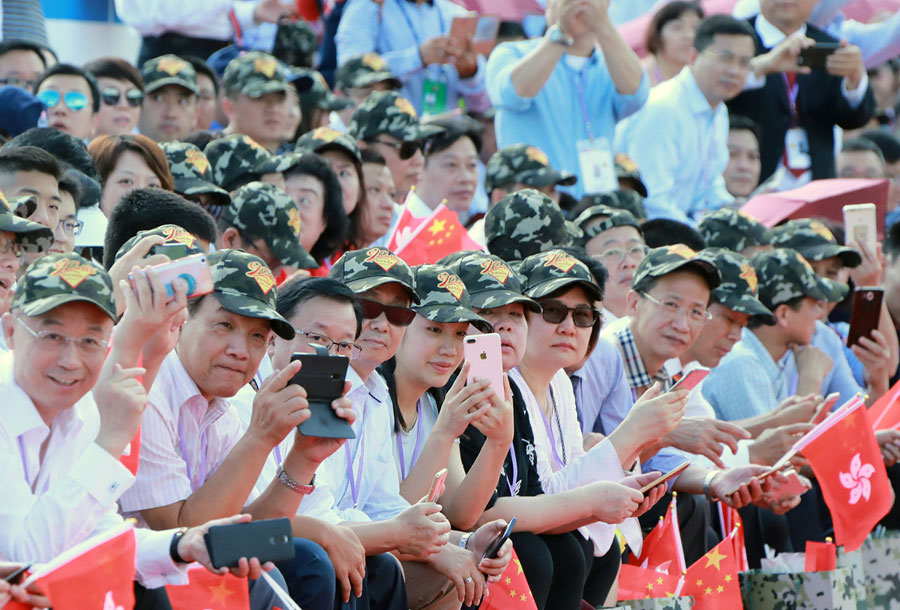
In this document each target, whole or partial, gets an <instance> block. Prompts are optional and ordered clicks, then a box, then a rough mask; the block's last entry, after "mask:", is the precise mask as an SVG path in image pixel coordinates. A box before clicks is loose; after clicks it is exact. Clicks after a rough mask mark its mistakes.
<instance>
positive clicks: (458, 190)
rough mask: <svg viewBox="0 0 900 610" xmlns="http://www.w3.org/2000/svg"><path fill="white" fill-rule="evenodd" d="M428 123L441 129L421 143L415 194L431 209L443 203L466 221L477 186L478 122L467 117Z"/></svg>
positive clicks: (479, 141)
mask: <svg viewBox="0 0 900 610" xmlns="http://www.w3.org/2000/svg"><path fill="white" fill-rule="evenodd" d="M429 124H430V125H435V126H437V127H440V128H441V129H443V133H441V134H438V135H436V136H434V137H433V138H431V139H430V140H429V141H428V145H427V146H426V147H425V171H423V172H422V178H421V179H420V180H419V185H418V187H417V189H416V194H418V195H419V197H421V198H422V201H424V202H425V203H426V204H427V205H428V207H430V208H431V209H435V208H437V207H438V206H439V205H440V204H441V203H444V204H445V205H446V206H447V208H448V209H450V210H452V211H453V212H456V214H457V215H458V216H459V219H460V221H461V222H463V223H466V222H467V221H468V219H469V208H470V207H471V205H472V200H473V199H474V197H475V192H476V190H477V188H478V152H479V151H480V150H481V125H479V124H478V123H477V122H475V121H474V120H472V119H469V118H467V117H463V118H459V119H446V120H438V121H435V122H433V123H429Z"/></svg>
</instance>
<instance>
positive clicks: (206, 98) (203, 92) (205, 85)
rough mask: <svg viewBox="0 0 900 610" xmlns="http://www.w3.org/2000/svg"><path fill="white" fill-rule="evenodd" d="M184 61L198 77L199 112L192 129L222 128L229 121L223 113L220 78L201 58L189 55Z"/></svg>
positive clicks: (195, 116)
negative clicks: (214, 126) (215, 126)
mask: <svg viewBox="0 0 900 610" xmlns="http://www.w3.org/2000/svg"><path fill="white" fill-rule="evenodd" d="M184 59H186V60H187V62H188V63H189V64H191V66H192V67H193V68H194V73H195V74H196V76H197V110H196V112H194V126H193V128H192V129H196V130H200V131H205V130H207V129H211V128H212V127H213V125H214V124H215V125H217V126H218V127H220V128H221V127H222V125H224V124H226V123H227V122H228V120H227V119H226V118H225V115H224V113H223V112H222V104H221V98H220V97H219V93H220V91H219V78H218V77H217V76H216V73H215V72H214V71H213V69H212V68H211V67H210V66H209V64H208V63H206V62H205V61H203V60H202V59H200V58H199V57H194V56H192V55H188V56H186V57H185V58H184Z"/></svg>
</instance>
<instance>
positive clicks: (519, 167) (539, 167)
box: [484, 144, 578, 194]
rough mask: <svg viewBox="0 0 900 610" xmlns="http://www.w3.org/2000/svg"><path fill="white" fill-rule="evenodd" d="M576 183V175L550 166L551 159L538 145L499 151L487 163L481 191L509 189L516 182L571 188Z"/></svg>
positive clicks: (525, 145)
mask: <svg viewBox="0 0 900 610" xmlns="http://www.w3.org/2000/svg"><path fill="white" fill-rule="evenodd" d="M577 181H578V178H577V177H576V176H575V174H573V173H571V172H567V171H563V170H559V169H553V167H551V166H550V160H549V159H547V155H545V154H544V151H542V150H541V149H540V148H538V147H537V146H531V145H528V144H514V145H512V146H507V147H506V148H501V149H500V150H498V151H497V152H495V153H494V154H493V155H491V158H490V159H489V160H488V163H487V167H486V168H485V170H484V189H485V190H486V191H487V192H488V194H490V193H491V191H493V190H494V189H496V188H509V187H511V186H513V185H514V184H516V183H522V184H527V185H528V186H537V187H542V186H550V185H551V184H558V185H560V186H572V185H573V184H575V183H576V182H577Z"/></svg>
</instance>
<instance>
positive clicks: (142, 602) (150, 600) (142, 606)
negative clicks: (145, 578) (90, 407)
mask: <svg viewBox="0 0 900 610" xmlns="http://www.w3.org/2000/svg"><path fill="white" fill-rule="evenodd" d="M134 610H172V604H171V603H169V596H168V595H166V589H165V587H160V588H159V589H147V588H145V587H144V586H143V585H141V584H139V583H137V582H135V583H134Z"/></svg>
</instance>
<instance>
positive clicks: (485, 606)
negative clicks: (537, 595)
mask: <svg viewBox="0 0 900 610" xmlns="http://www.w3.org/2000/svg"><path fill="white" fill-rule="evenodd" d="M480 610H537V604H535V602H534V596H533V595H532V594H531V588H530V587H529V586H528V580H526V578H525V573H524V572H523V571H522V562H520V561H519V556H518V555H516V549H515V548H514V549H513V550H512V559H510V560H509V565H508V566H506V569H505V570H503V574H501V575H500V580H499V581H498V582H492V583H490V584H489V585H488V593H487V595H485V597H484V601H483V602H481V606H480Z"/></svg>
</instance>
